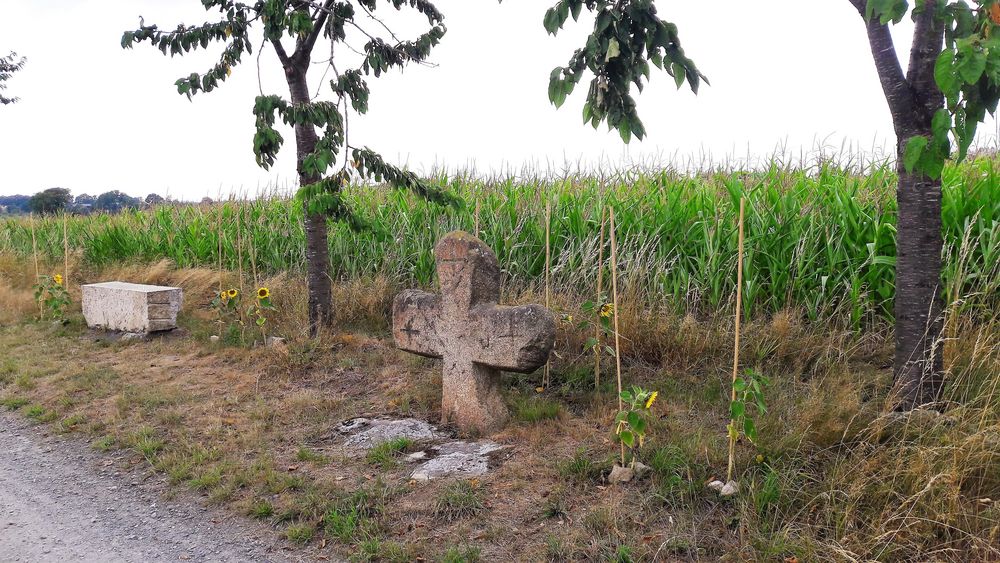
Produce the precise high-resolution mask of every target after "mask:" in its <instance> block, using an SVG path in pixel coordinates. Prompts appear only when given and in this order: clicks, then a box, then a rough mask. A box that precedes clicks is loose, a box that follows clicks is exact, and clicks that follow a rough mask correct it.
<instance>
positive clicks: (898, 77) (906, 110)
mask: <svg viewBox="0 0 1000 563" xmlns="http://www.w3.org/2000/svg"><path fill="white" fill-rule="evenodd" d="M848 1H849V2H850V3H851V5H852V6H854V7H855V9H857V10H858V13H859V14H860V15H861V18H862V20H865V28H866V31H867V33H868V43H869V45H870V46H871V51H872V58H873V59H874V60H875V69H876V70H877V71H878V79H879V82H880V83H881V84H882V91H883V92H884V93H885V99H886V102H888V104H889V112H890V113H891V114H892V121H893V124H894V125H895V127H896V130H897V133H899V128H900V126H901V125H902V124H903V123H904V122H905V121H906V117H907V116H908V115H910V113H911V112H912V110H913V107H914V103H915V102H914V99H913V91H912V90H911V89H910V84H909V83H908V82H907V80H906V76H905V75H904V74H903V67H902V66H901V65H900V64H899V56H898V55H897V54H896V45H895V43H894V42H893V40H892V34H891V33H890V31H889V26H888V24H883V23H880V22H879V21H878V19H877V18H872V19H871V20H866V19H865V6H866V2H865V0H848ZM930 1H933V0H930Z"/></svg>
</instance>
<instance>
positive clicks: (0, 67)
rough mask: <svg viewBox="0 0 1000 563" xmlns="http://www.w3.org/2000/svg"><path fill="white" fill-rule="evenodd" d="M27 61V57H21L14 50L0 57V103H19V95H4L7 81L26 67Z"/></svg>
mask: <svg viewBox="0 0 1000 563" xmlns="http://www.w3.org/2000/svg"><path fill="white" fill-rule="evenodd" d="M25 62H27V59H26V58H24V57H19V56H18V55H17V53H15V52H13V51H11V52H10V54H8V55H6V56H3V57H0V105H4V106H6V105H9V104H13V103H17V101H18V100H20V98H17V97H13V98H8V97H7V96H5V95H4V90H6V89H7V81H8V80H10V79H11V77H12V76H14V73H16V72H18V71H19V70H21V69H22V68H24V64H25Z"/></svg>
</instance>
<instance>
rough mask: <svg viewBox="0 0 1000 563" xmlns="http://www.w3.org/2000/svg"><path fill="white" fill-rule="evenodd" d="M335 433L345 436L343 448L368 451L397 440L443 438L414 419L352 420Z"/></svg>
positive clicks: (418, 440)
mask: <svg viewBox="0 0 1000 563" xmlns="http://www.w3.org/2000/svg"><path fill="white" fill-rule="evenodd" d="M337 432H339V433H340V434H344V435H346V436H347V439H345V440H344V445H345V446H348V447H353V448H361V449H370V448H373V447H375V446H377V445H379V444H384V443H385V442H389V441H392V440H395V439H397V438H407V439H409V440H413V441H414V442H424V441H428V440H434V439H439V438H443V437H444V434H441V433H439V432H438V431H437V428H435V427H434V426H432V425H431V424H430V423H428V422H425V421H423V420H416V419H414V418H405V419H402V420H394V419H388V418H354V419H351V420H348V421H347V422H344V423H343V424H341V425H340V426H338V427H337Z"/></svg>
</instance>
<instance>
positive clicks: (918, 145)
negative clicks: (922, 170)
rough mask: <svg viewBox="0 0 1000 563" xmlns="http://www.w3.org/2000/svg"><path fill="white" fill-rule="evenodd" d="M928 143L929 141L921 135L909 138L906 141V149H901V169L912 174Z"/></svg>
mask: <svg viewBox="0 0 1000 563" xmlns="http://www.w3.org/2000/svg"><path fill="white" fill-rule="evenodd" d="M928 142H930V139H928V138H927V137H924V136H923V135H916V136H914V137H910V139H909V140H907V141H906V148H905V149H903V168H905V169H906V171H907V172H910V173H912V172H913V170H914V168H916V166H917V162H919V161H920V157H921V155H923V153H924V149H926V148H927V143H928Z"/></svg>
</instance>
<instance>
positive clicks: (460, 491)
mask: <svg viewBox="0 0 1000 563" xmlns="http://www.w3.org/2000/svg"><path fill="white" fill-rule="evenodd" d="M485 509H486V505H485V504H484V503H483V494H482V491H481V490H480V489H479V488H478V487H476V486H474V485H473V484H472V482H471V481H455V482H453V483H449V484H448V485H447V486H446V487H445V488H444V489H443V490H442V491H441V493H440V495H439V496H438V499H437V502H435V504H434V516H435V517H437V518H440V519H442V520H446V521H448V522H452V521H454V520H460V519H462V518H467V517H469V516H475V515H477V514H480V513H481V512H483V511H484V510H485Z"/></svg>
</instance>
